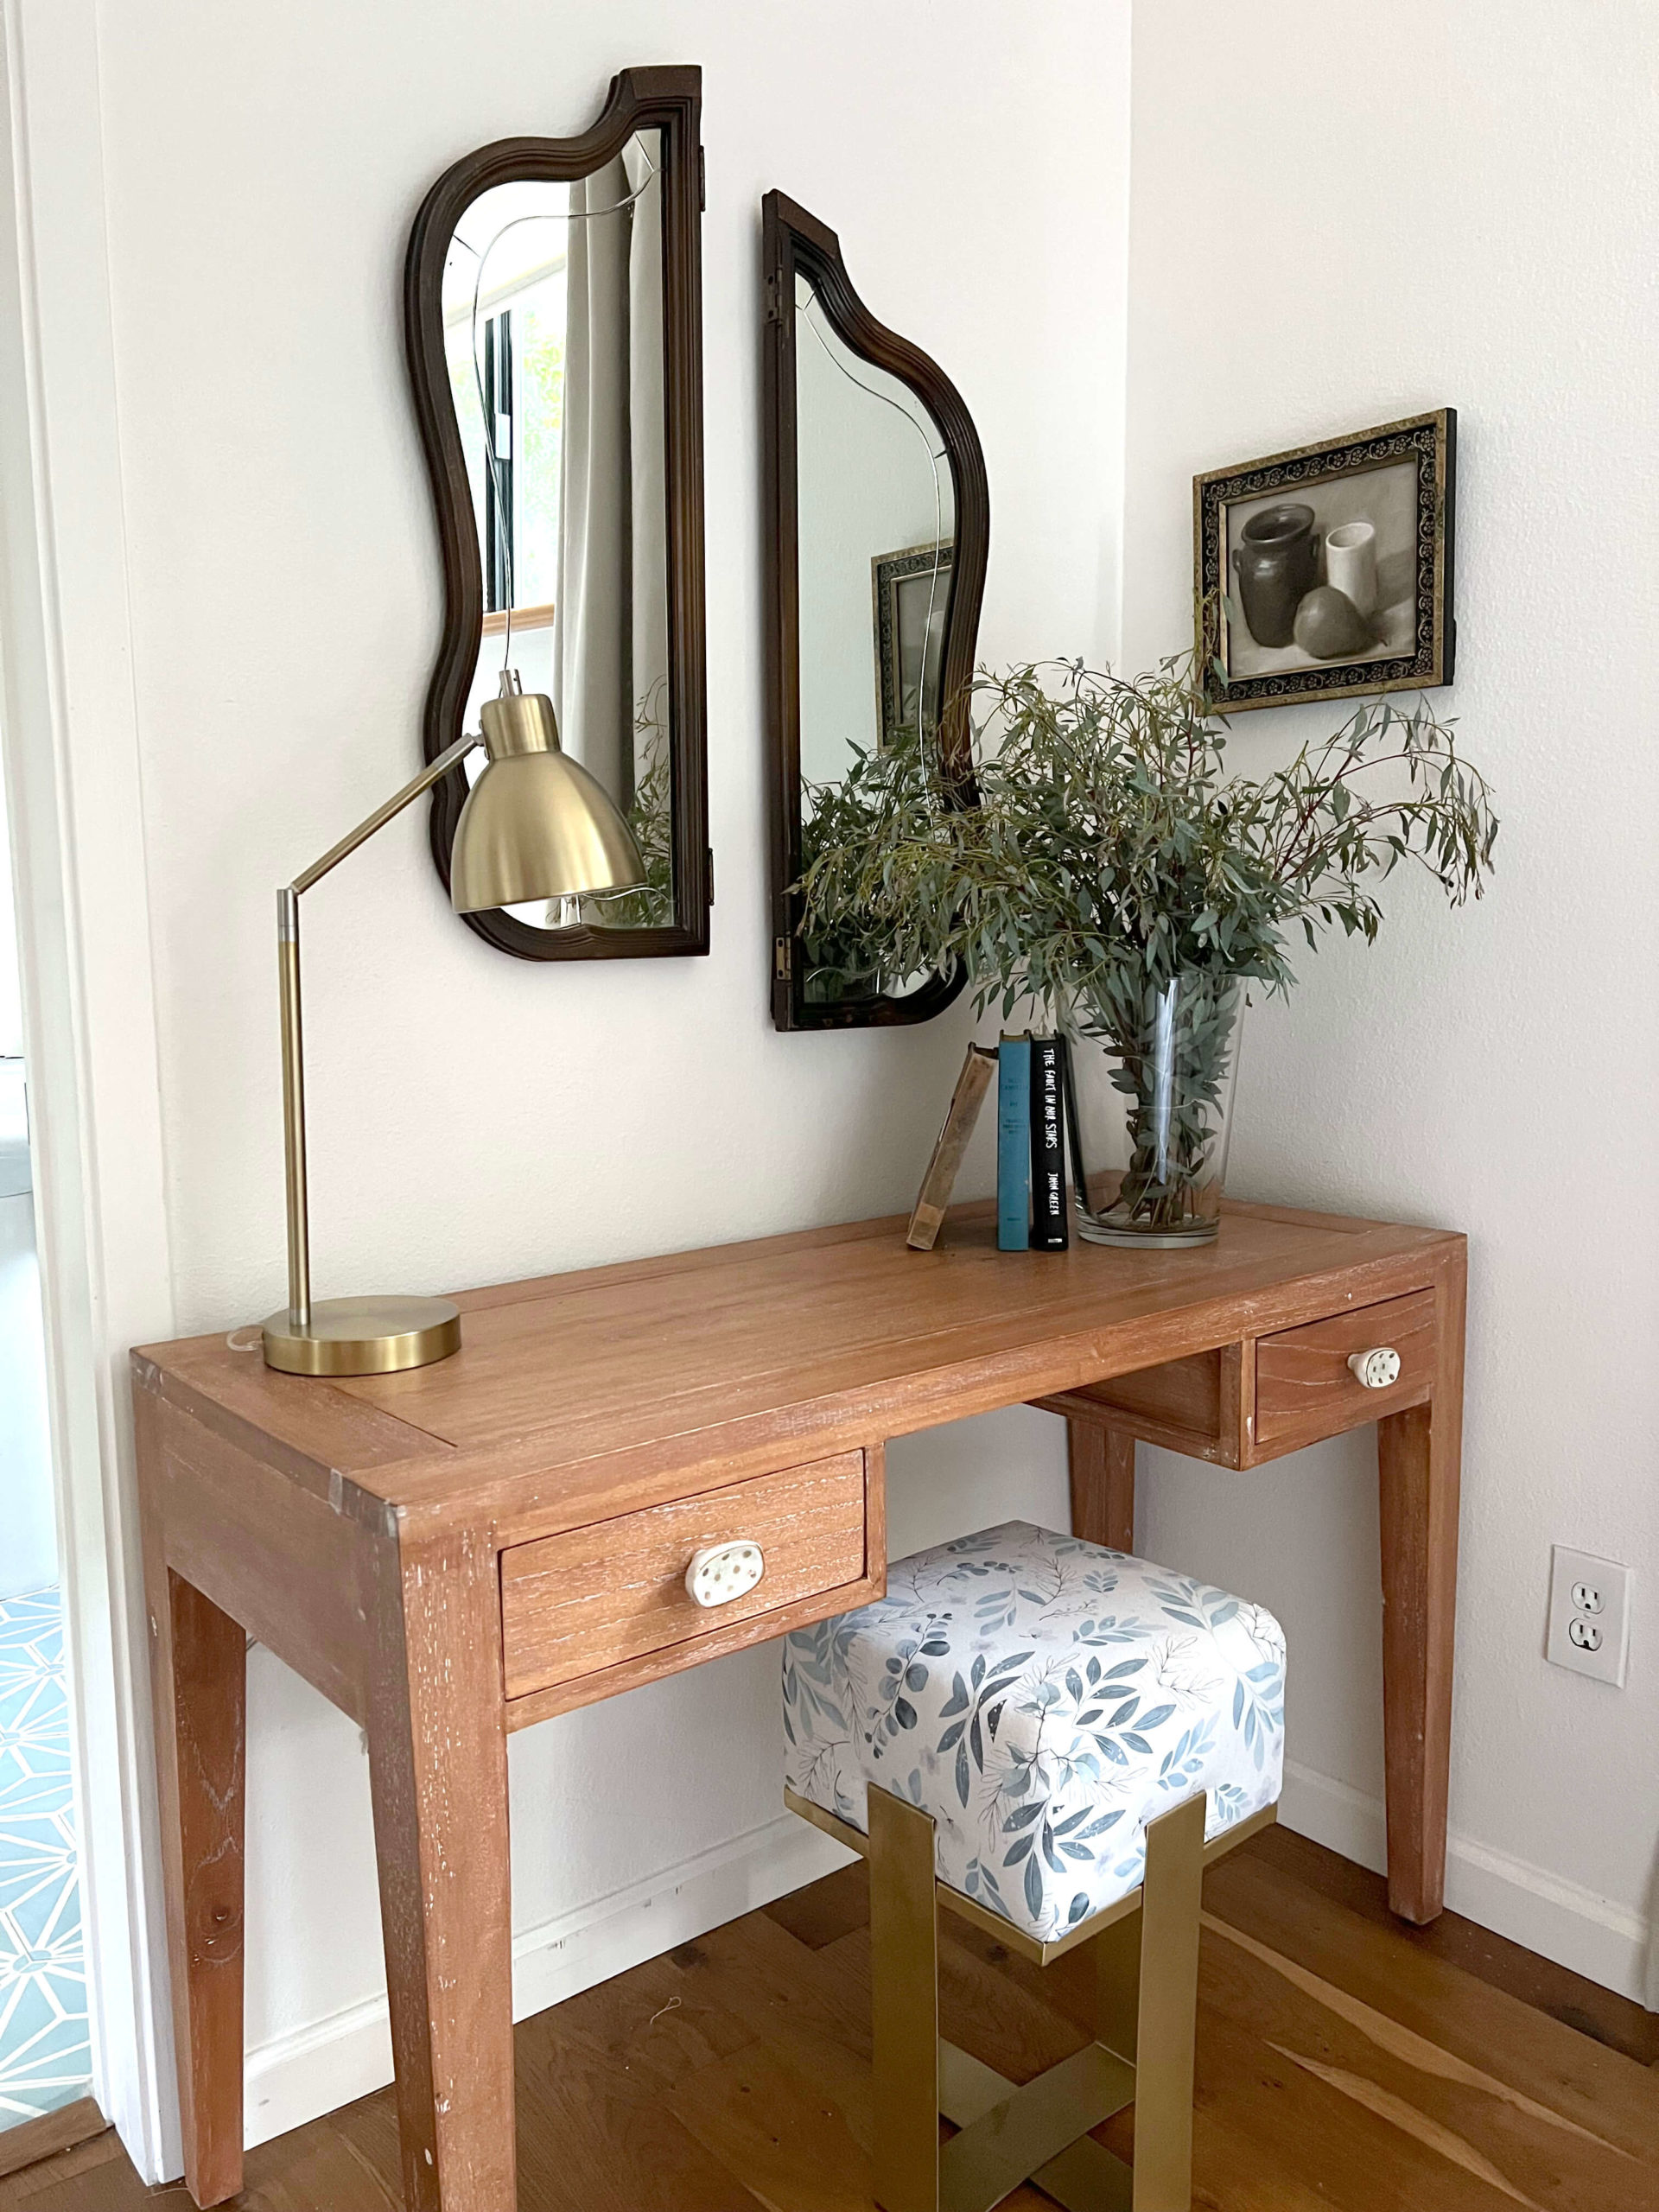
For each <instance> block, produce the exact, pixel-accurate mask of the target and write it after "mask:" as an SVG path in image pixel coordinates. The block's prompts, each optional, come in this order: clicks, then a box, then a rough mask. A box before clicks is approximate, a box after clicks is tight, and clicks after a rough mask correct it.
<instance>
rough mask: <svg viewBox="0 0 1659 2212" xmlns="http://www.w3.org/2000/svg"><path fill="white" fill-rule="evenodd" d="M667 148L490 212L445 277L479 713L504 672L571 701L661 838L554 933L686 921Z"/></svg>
mask: <svg viewBox="0 0 1659 2212" xmlns="http://www.w3.org/2000/svg"><path fill="white" fill-rule="evenodd" d="M659 140H660V134H659V133H658V132H657V131H655V130H645V131H639V132H636V133H635V134H634V136H633V137H632V138H631V139H630V140H629V141H628V143H626V146H625V147H624V148H623V149H622V151H621V152H620V154H619V155H618V156H616V157H615V158H614V159H613V160H612V161H609V162H606V163H605V164H604V165H603V166H602V167H601V168H598V169H596V170H595V171H594V173H593V174H592V175H588V176H586V177H582V178H579V179H578V180H576V181H575V182H574V183H569V184H564V183H547V182H539V181H537V182H532V181H517V182H513V183H509V184H502V185H498V186H495V187H493V188H491V189H490V190H488V191H486V192H483V193H481V194H479V195H478V196H477V198H475V199H474V200H473V201H472V203H471V204H470V205H469V207H467V210H466V212H465V213H464V214H463V215H462V217H461V220H460V221H459V222H458V223H457V224H456V226H455V228H454V235H453V238H452V239H451V241H450V245H449V249H448V255H447V257H446V259H445V264H444V277H443V320H444V335H445V347H446V354H447V359H448V371H449V381H450V389H451V392H452V396H453V399H454V408H455V419H456V423H457V427H458V429H459V430H460V433H461V446H462V451H463V454H464V456H465V460H466V465H467V479H468V483H469V486H470V488H471V490H472V493H473V504H474V524H475V527H476V530H477V533H478V542H479V552H480V566H481V569H482V574H483V582H484V610H485V612H484V625H483V637H482V639H481V643H480V652H479V656H478V660H477V663H476V665H475V667H474V673H473V680H472V683H471V686H470V690H469V693H468V696H467V703H466V707H465V710H464V717H463V721H464V727H466V728H474V727H475V726H476V721H477V717H478V713H479V709H480V705H481V704H482V702H483V701H484V700H486V699H487V698H489V697H492V696H493V695H494V693H495V690H496V688H497V684H498V683H499V677H500V673H501V671H502V670H503V669H504V668H506V667H512V668H514V669H516V670H517V671H518V673H519V676H520V677H521V680H522V682H523V684H524V689H525V690H537V691H543V692H545V693H546V694H547V695H548V696H550V698H551V699H552V701H553V705H554V710H555V713H556V716H557V719H558V723H559V729H560V734H561V739H562V741H563V745H564V747H565V750H566V751H567V752H568V753H570V754H571V756H572V757H573V758H574V759H575V760H580V761H581V762H582V765H583V766H585V767H586V768H588V770H589V772H591V773H592V774H594V776H596V777H597V778H598V779H599V781H600V782H601V784H602V785H604V787H605V789H606V791H607V792H608V793H609V795H610V796H611V798H613V800H614V801H615V802H616V804H617V805H618V806H619V808H620V810H622V812H623V813H624V814H625V816H626V817H628V819H629V821H630V823H633V824H634V825H635V826H636V827H637V828H643V829H645V836H642V838H641V842H642V847H644V846H646V845H647V844H648V845H649V848H650V854H648V857H650V855H654V856H655V857H654V859H652V874H651V876H650V878H649V880H648V883H647V886H646V887H645V889H644V890H642V891H639V892H637V893H629V894H627V896H626V898H622V897H619V898H614V899H607V900H604V901H600V902H590V901H585V900H584V901H582V902H580V903H578V902H574V901H570V902H561V903H559V904H557V905H556V906H553V907H550V908H549V907H543V906H540V905H537V906H532V907H527V908H523V909H518V908H513V909H510V910H509V911H510V912H513V913H514V914H515V915H516V916H517V917H518V918H519V919H521V920H523V921H525V922H528V923H530V924H531V925H534V926H536V927H546V928H566V927H571V926H575V925H578V924H587V925H594V924H595V923H603V924H605V925H607V926H610V927H613V928H628V927H641V926H662V925H665V924H666V923H668V922H670V921H671V919H672V918H673V883H672V868H671V836H670V835H669V824H668V823H667V820H666V818H664V821H663V822H662V823H661V824H660V826H659V827H658V826H657V825H655V821H654V817H655V815H656V813H657V812H658V811H659V810H665V808H666V804H667V799H668V770H667V752H668V738H669V733H668V728H667V722H668V707H667V697H668V589H667V552H666V527H667V515H666V486H665V472H664V389H663V244H662V195H661V177H660V145H659Z"/></svg>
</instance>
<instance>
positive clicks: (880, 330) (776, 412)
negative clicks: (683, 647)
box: [761, 192, 990, 1029]
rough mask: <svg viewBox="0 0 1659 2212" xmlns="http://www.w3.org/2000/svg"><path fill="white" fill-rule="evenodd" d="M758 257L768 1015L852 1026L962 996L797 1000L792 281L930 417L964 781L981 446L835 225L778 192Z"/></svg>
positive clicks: (782, 1023)
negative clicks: (943, 487) (939, 449)
mask: <svg viewBox="0 0 1659 2212" xmlns="http://www.w3.org/2000/svg"><path fill="white" fill-rule="evenodd" d="M761 218H762V251H763V253H764V257H765V291H764V314H765V318H766V364H765V377H764V400H765V414H766V440H765V443H766V617H767V619H766V642H767V656H768V665H767V688H768V713H769V719H770V724H771V728H770V739H771V744H770V752H771V756H772V792H771V798H772V1020H773V1023H774V1024H775V1025H776V1027H778V1028H779V1029H861V1028H873V1027H880V1026H888V1025H892V1024H895V1023H900V1022H915V1021H931V1020H932V1018H933V1016H934V1015H935V1014H942V1013H943V1012H944V1008H945V1007H948V1006H949V1005H950V1002H951V1001H952V1000H953V999H955V998H956V997H957V995H959V994H960V992H961V990H962V988H963V982H964V980H965V979H964V978H963V976H961V975H952V976H935V977H934V978H933V980H932V981H931V982H928V983H925V984H924V985H923V986H922V988H920V989H919V990H918V991H915V992H912V993H911V994H910V995H907V996H906V997H904V998H865V999H848V1000H842V1001H838V1002H836V1003H834V1004H830V1005H823V1006H815V1005H810V1004H809V1003H808V1001H807V998H806V978H805V976H804V973H803V972H802V970H803V967H804V963H803V962H802V961H801V959H800V958H799V957H798V953H799V943H800V940H799V938H798V934H797V932H798V926H799V922H800V900H799V898H798V895H796V894H795V893H792V892H791V889H790V886H791V884H793V883H795V882H797V881H798V880H799V878H800V874H801V666H800V526H799V524H800V518H799V499H798V483H797V477H796V465H797V458H796V404H795V402H796V385H795V279H796V276H797V274H798V273H799V274H800V275H803V276H804V277H806V278H807V279H808V280H809V282H810V283H811V285H812V287H813V289H814V290H815V291H816V292H817V296H818V297H819V299H820V300H821V301H822V302H823V308H824V312H825V314H826V315H828V317H829V322H830V325H831V327H833V329H834V330H835V332H836V335H837V336H838V337H839V338H841V339H842V340H843V341H844V343H845V344H846V345H847V346H849V349H850V350H851V351H852V352H853V353H855V354H856V355H858V356H859V357H860V358H861V359H863V360H866V361H868V362H869V363H871V365H873V366H874V367H876V368H878V369H883V370H885V371H886V372H887V374H888V375H889V376H893V377H895V378H898V380H899V383H901V384H903V385H908V387H909V388H910V390H911V391H913V392H914V393H915V394H916V396H917V397H918V399H919V400H921V402H922V403H923V404H924V405H925V407H926V408H927V409H928V410H929V412H930V413H931V416H933V419H934V421H935V422H936V423H938V428H939V434H940V436H941V438H942V440H943V442H944V449H945V454H946V455H947V457H948V459H949V461H950V482H951V486H952V489H953V492H954V495H955V502H956V550H955V554H954V556H953V558H952V562H951V567H950V598H949V601H948V602H947V605H946V609H945V619H944V654H943V663H942V668H941V676H940V696H941V698H942V700H943V702H944V705H943V709H942V712H941V715H940V727H939V743H940V748H941V752H942V753H943V756H944V761H945V764H946V766H948V767H949V768H950V769H951V770H952V771H953V772H954V773H953V776H952V777H951V778H950V779H948V780H949V781H950V782H953V783H954V785H955V788H956V789H957V791H959V792H961V794H962V795H963V798H964V799H966V798H970V797H971V794H972V790H973V773H972V772H973V743H972V730H971V726H970V722H969V699H968V690H969V684H970V683H972V681H973V674H974V652H975V646H976V640H977V638H978V634H979V609H980V601H981V600H982V597H983V595H984V590H985V563H986V556H987V552H988V547H989V543H990V490H989V486H988V483H987V481H986V476H985V456H984V454H983V453H982V451H981V448H980V443H979V434H978V432H977V431H976V429H975V428H974V423H973V417H972V416H970V415H969V412H968V410H967V408H966V406H965V405H964V404H963V399H962V395H961V394H960V393H959V392H958V391H957V388H956V386H955V385H953V384H952V383H951V381H950V378H949V377H947V376H946V375H945V373H944V370H943V369H941V368H940V367H939V366H938V364H937V362H934V361H931V360H930V359H929V358H928V356H927V355H926V354H925V353H923V352H922V350H921V348H920V347H919V346H912V344H911V342H910V340H908V339H907V338H900V337H899V335H898V334H897V332H895V331H892V330H889V329H887V327H886V326H885V325H884V324H882V323H880V322H878V321H876V319H875V317H874V315H872V314H871V313H870V311H869V309H868V308H867V307H866V306H865V304H864V302H863V301H862V300H861V299H860V298H859V296H858V294H857V293H856V292H855V290H854V289H853V286H852V282H851V279H850V278H849V276H848V274H847V266H846V264H845V263H844V262H843V261H842V257H841V244H840V241H839V239H838V238H836V234H835V232H833V231H832V230H830V229H829V228H828V227H827V226H825V225H824V224H823V223H821V222H819V221H818V219H817V217H816V216H815V215H810V214H809V213H807V211H806V209H805V208H804V207H798V206H797V205H796V203H795V202H794V201H793V200H789V199H786V198H785V195H784V194H782V193H781V192H769V193H767V194H766V198H765V199H764V200H762V202H761Z"/></svg>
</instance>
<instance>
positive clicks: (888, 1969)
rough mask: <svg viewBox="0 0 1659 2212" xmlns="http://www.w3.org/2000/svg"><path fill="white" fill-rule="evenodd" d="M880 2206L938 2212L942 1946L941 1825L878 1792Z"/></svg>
mask: <svg viewBox="0 0 1659 2212" xmlns="http://www.w3.org/2000/svg"><path fill="white" fill-rule="evenodd" d="M869 1821H870V2005H871V2027H872V2030H873V2042H874V2050H873V2053H872V2057H873V2061H874V2116H875V2131H874V2158H873V2161H872V2163H873V2166H874V2174H873V2179H874V2185H875V2201H876V2202H877V2203H878V2204H879V2205H880V2207H881V2208H882V2212H938V2207H939V1941H938V1904H937V1902H936V1899H935V1896H934V1890H933V1822H932V1820H931V1817H930V1816H929V1815H927V1814H926V1813H923V1812H918V1810H917V1808H916V1807H915V1806H913V1805H906V1803H904V1802H903V1801H902V1800H901V1799H899V1798H897V1797H893V1796H889V1795H888V1794H887V1791H886V1790H885V1789H877V1787H876V1786H875V1784H874V1783H871V1784H870V1811H869Z"/></svg>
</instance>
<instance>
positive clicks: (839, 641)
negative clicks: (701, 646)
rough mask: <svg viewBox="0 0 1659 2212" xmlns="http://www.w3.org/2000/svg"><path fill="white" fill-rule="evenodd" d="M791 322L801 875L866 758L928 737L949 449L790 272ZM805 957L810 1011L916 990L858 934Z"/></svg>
mask: <svg viewBox="0 0 1659 2212" xmlns="http://www.w3.org/2000/svg"><path fill="white" fill-rule="evenodd" d="M795 310H796V347H795V363H796V471H797V485H798V515H799V523H798V563H799V572H798V573H799V582H798V589H799V606H800V700H801V704H800V760H801V842H802V855H803V866H804V867H807V866H810V863H811V860H812V857H813V855H814V853H815V852H816V850H817V849H818V847H819V846H820V845H821V844H822V843H823V842H824V841H825V839H826V838H828V839H829V840H830V841H831V842H833V840H834V839H835V837H836V835H837V832H838V828H839V826H840V822H839V817H840V806H841V786H842V779H843V778H844V777H845V776H846V774H847V772H848V771H849V769H850V768H851V766H853V763H854V761H855V760H856V759H857V758H858V757H859V756H860V755H861V754H864V753H871V752H879V751H883V750H890V749H892V748H893V747H897V746H906V747H912V748H913V747H915V746H916V745H917V744H918V742H920V741H925V742H927V743H928V744H929V745H930V746H931V744H932V743H933V741H935V740H936V738H937V734H938V724H939V711H940V700H939V684H940V679H941V669H942V655H943V645H944V626H945V614H946V610H947V607H948V605H949V601H950V573H951V559H952V555H953V552H954V549H955V532H956V516H955V505H954V499H953V493H952V486H951V480H950V467H949V464H948V461H947V460H946V457H945V453H944V442H943V439H942V438H941V435H940V432H939V428H938V423H936V422H935V421H934V419H933V416H932V415H931V413H930V412H929V410H928V409H927V408H926V406H925V404H923V402H922V401H921V400H920V399H919V398H918V397H917V395H916V394H915V393H914V392H913V391H911V390H910V388H909V386H908V385H904V384H901V383H900V382H899V379H898V378H896V377H893V376H890V375H889V374H888V373H887V372H886V371H885V370H883V369H879V368H877V367H875V366H874V365H873V364H872V363H871V362H868V361H866V360H863V359H860V358H859V356H858V355H856V354H855V353H852V352H851V351H850V349H849V347H848V346H847V345H846V344H845V342H844V341H843V340H842V338H841V336H840V335H839V334H838V333H837V332H836V329H835V327H834V326H833V325H832V324H831V322H830V321H829V317H828V316H827V315H826V314H825V312H824V309H823V303H822V302H821V301H820V300H819V298H818V296H817V292H816V290H815V289H814V288H813V286H812V285H811V284H810V283H809V282H808V280H807V279H806V278H805V277H803V276H800V275H798V276H797V277H796V290H795ZM803 950H804V961H805V975H804V991H805V995H806V997H807V999H808V1000H809V1001H810V1002H811V1003H814V1004H817V1005H829V1004H835V1003H839V1002H840V1001H843V1000H847V999H854V998H866V997H870V996H873V995H878V994H880V995H884V996H893V995H901V994H902V993H903V992H904V991H905V990H906V988H909V987H911V986H909V985H907V984H906V981H905V980H904V979H901V978H897V977H893V976H886V975H883V974H882V973H880V970H879V969H877V968H875V967H873V966H872V965H871V964H870V963H869V962H868V960H867V959H866V958H865V957H864V952H863V949H862V948H861V944H860V943H859V940H858V932H857V931H856V930H855V929H848V930H842V931H837V932H836V935H835V937H834V938H833V941H832V940H829V939H821V940H819V941H817V942H813V943H809V944H806V945H805V946H804V948H803ZM924 980H925V979H923V978H915V979H912V983H913V984H917V985H918V984H919V983H920V982H922V981H924Z"/></svg>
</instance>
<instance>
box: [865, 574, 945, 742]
mask: <svg viewBox="0 0 1659 2212" xmlns="http://www.w3.org/2000/svg"><path fill="white" fill-rule="evenodd" d="M955 550H956V548H955V545H954V544H953V543H952V544H940V545H910V546H906V548H905V549H904V550H902V551H901V552H898V553H878V554H877V555H876V556H875V558H874V560H873V561H872V562H871V563H870V594H871V598H872V600H873V601H874V606H873V610H872V611H873V614H874V624H875V709H876V728H877V729H878V730H879V731H880V743H881V746H882V747H883V749H885V748H886V747H887V746H888V745H890V744H891V743H892V742H893V737H894V735H895V734H897V732H898V731H899V730H901V729H914V728H916V726H917V719H918V715H919V716H920V718H921V723H922V727H923V728H926V729H937V728H938V726H939V709H940V705H941V701H940V698H939V685H940V682H941V679H942V677H943V674H944V617H945V612H946V609H947V608H948V607H949V606H950V564H951V556H952V554H953V553H954V551H955Z"/></svg>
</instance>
